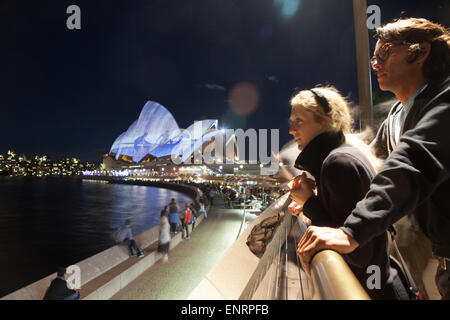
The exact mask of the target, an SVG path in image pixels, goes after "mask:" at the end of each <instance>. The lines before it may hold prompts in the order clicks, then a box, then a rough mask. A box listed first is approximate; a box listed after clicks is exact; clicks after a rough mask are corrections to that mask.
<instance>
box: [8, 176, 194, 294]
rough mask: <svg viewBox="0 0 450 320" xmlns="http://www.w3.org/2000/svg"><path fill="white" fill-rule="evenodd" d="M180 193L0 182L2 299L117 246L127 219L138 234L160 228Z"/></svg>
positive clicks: (83, 183) (77, 183)
mask: <svg viewBox="0 0 450 320" xmlns="http://www.w3.org/2000/svg"><path fill="white" fill-rule="evenodd" d="M171 198H176V199H177V200H178V202H179V203H180V204H182V203H184V202H185V201H191V199H190V198H189V197H188V196H186V195H184V194H182V193H179V192H176V191H172V190H167V189H158V188H154V187H146V186H130V185H120V184H108V183H105V182H100V181H87V180H80V179H74V178H31V177H0V283H1V286H0V297H2V296H4V295H6V294H8V293H10V292H12V291H15V290H17V289H19V288H21V287H23V286H26V285H28V284H30V283H32V282H34V281H37V280H39V279H41V278H43V277H45V276H47V275H49V274H51V273H53V272H55V269H56V267H57V266H59V265H66V266H67V265H71V264H74V263H76V262H79V261H81V260H84V259H86V258H87V257H90V256H92V255H94V254H96V253H98V252H100V251H103V250H105V249H107V248H109V247H111V246H113V245H114V242H113V240H112V236H113V234H114V232H115V231H116V230H117V229H118V228H120V227H121V226H123V224H124V223H125V221H126V220H127V219H129V220H130V222H131V228H132V230H133V233H134V234H139V233H141V232H143V231H145V230H147V229H149V228H151V227H153V226H155V225H157V224H158V223H159V214H160V211H161V209H162V208H163V207H164V205H166V204H167V203H169V201H170V199H171Z"/></svg>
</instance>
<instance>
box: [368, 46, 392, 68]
mask: <svg viewBox="0 0 450 320" xmlns="http://www.w3.org/2000/svg"><path fill="white" fill-rule="evenodd" d="M394 45H395V43H392V42H387V43H385V44H383V45H382V46H381V47H380V49H379V50H378V52H377V53H376V54H375V55H374V56H373V57H372V58H371V59H370V64H371V65H372V67H373V65H374V64H375V62H377V63H381V64H382V63H385V62H386V60H387V59H388V58H389V55H390V54H391V48H392V47H393V46H394Z"/></svg>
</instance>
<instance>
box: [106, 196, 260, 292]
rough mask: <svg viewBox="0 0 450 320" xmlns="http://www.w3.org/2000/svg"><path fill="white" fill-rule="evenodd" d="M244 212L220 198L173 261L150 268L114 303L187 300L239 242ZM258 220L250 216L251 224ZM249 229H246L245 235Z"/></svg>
mask: <svg viewBox="0 0 450 320" xmlns="http://www.w3.org/2000/svg"><path fill="white" fill-rule="evenodd" d="M242 214H243V210H239V209H229V208H228V206H227V205H225V203H224V202H223V201H222V200H221V199H220V198H219V197H215V199H214V205H213V206H212V207H211V208H210V209H209V212H208V218H207V219H204V220H203V222H202V223H201V224H200V225H199V226H198V227H197V228H196V229H195V230H194V232H192V233H191V235H190V236H191V238H190V239H189V240H184V241H183V242H182V243H180V244H178V245H177V246H176V247H175V248H173V249H172V250H171V251H170V252H169V261H168V262H167V263H165V264H163V263H162V262H161V260H160V261H158V262H156V263H155V264H154V265H153V266H151V267H150V268H149V269H147V270H146V271H145V272H144V273H142V274H141V275H140V276H139V277H137V278H136V279H135V280H134V281H133V282H131V283H130V284H129V285H128V286H126V287H125V288H123V289H122V290H121V291H120V292H119V293H117V294H115V295H114V296H113V297H112V298H111V300H184V299H186V298H187V297H188V296H189V294H190V293H191V291H192V290H194V289H195V287H196V286H197V285H198V284H199V283H200V281H201V280H202V279H203V278H204V277H205V275H206V274H207V273H208V272H209V270H210V269H211V268H212V267H213V266H214V265H215V264H216V263H217V262H218V261H219V259H220V258H221V257H222V255H223V254H224V253H225V251H226V250H227V249H228V248H229V247H230V246H231V245H232V244H233V243H234V241H235V240H236V238H237V236H238V233H239V230H240V227H241V221H242ZM255 218H256V216H255V215H251V214H247V215H246V221H247V223H246V224H247V225H248V224H250V223H251V222H252V221H253V220H254V219H255ZM244 229H245V227H243V228H242V230H241V232H242V231H243V230H244Z"/></svg>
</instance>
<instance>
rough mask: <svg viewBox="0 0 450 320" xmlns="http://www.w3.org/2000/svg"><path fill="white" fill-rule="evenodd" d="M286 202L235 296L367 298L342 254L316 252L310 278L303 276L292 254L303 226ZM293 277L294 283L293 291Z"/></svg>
mask: <svg viewBox="0 0 450 320" xmlns="http://www.w3.org/2000/svg"><path fill="white" fill-rule="evenodd" d="M289 203H290V199H289V198H288V199H287V200H286V201H285V203H284V204H282V205H281V206H280V212H283V213H284V217H283V219H282V220H281V222H280V224H279V226H278V228H277V229H276V231H275V233H274V235H273V237H272V240H271V241H270V243H269V244H268V245H267V247H266V251H265V253H264V255H263V256H262V257H261V259H260V263H259V264H258V267H257V268H256V270H255V272H254V273H253V275H252V277H251V278H250V280H249V281H248V283H247V286H246V287H245V289H244V290H243V292H242V294H241V295H240V297H239V299H243V300H251V299H256V300H279V299H281V300H292V299H302V300H369V299H370V298H369V296H368V294H367V293H366V291H365V290H364V288H363V287H362V286H361V284H360V282H359V281H358V279H357V278H356V277H355V275H354V274H353V272H352V271H351V269H350V268H349V266H348V265H347V263H346V262H345V260H344V259H343V257H342V256H341V255H340V254H338V253H337V252H335V251H332V250H324V251H320V252H318V253H317V254H316V255H315V256H314V257H313V259H312V262H311V277H309V276H307V275H306V273H305V272H304V271H303V269H302V268H301V265H300V262H299V260H298V257H297V254H296V249H297V243H298V241H299V240H300V239H301V237H302V236H303V234H304V233H305V231H306V225H304V223H303V222H301V221H300V220H299V219H298V218H295V217H293V216H292V215H291V214H290V212H289V210H288V209H287V206H288V205H289ZM295 274H296V276H295ZM293 278H296V279H293ZM294 280H295V281H297V285H296V286H294V290H293V289H292V287H293V286H292V285H291V284H292V283H293V282H294Z"/></svg>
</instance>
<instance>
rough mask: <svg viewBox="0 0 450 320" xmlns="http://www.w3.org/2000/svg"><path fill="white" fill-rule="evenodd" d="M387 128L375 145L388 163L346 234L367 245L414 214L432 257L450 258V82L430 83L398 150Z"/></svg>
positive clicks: (413, 110) (346, 225) (407, 123)
mask: <svg viewBox="0 0 450 320" xmlns="http://www.w3.org/2000/svg"><path fill="white" fill-rule="evenodd" d="M397 107H398V103H397V104H395V105H394V107H393V109H396V108H397ZM391 113H392V112H391ZM388 123H389V121H388V119H387V120H386V121H385V122H384V123H383V124H382V126H381V127H380V129H379V131H378V133H377V136H376V139H375V140H374V142H373V143H372V145H373V146H374V147H375V148H376V150H377V153H378V154H377V155H378V156H384V157H387V159H386V161H385V163H384V165H383V167H382V168H381V170H380V172H379V173H378V174H377V175H376V176H375V178H374V179H373V181H372V184H371V186H370V190H369V192H368V193H367V195H366V196H365V198H364V199H363V200H362V201H360V202H358V204H357V206H356V208H355V209H354V210H353V212H352V214H351V215H349V217H348V218H347V220H346V221H345V223H344V225H343V227H342V229H343V230H344V231H345V232H346V233H347V234H349V235H350V236H352V237H353V238H354V239H355V240H356V241H358V243H359V244H360V245H364V244H365V243H367V242H368V241H370V239H372V238H373V237H374V236H377V235H379V234H382V233H384V232H385V230H386V228H387V227H388V226H390V225H392V224H393V223H395V222H396V221H398V220H399V219H400V218H402V217H403V216H405V215H412V216H414V217H415V220H416V221H417V223H418V224H419V225H420V227H421V229H422V230H423V232H424V233H425V235H426V236H427V237H428V238H429V239H430V240H431V244H432V250H433V253H434V254H436V255H438V256H443V257H450V180H449V167H450V137H449V133H450V77H447V78H445V79H444V80H440V81H431V82H429V83H428V86H427V87H426V88H425V89H424V90H423V91H422V92H421V93H420V94H419V95H418V96H417V97H416V99H415V101H414V104H413V105H412V107H411V109H410V111H409V112H408V114H407V115H406V117H405V121H404V125H403V127H402V130H401V136H400V140H399V143H398V145H397V146H396V147H395V149H393V147H392V145H391V143H390V141H389V139H388V137H389V130H391V128H390V127H389V125H388Z"/></svg>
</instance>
